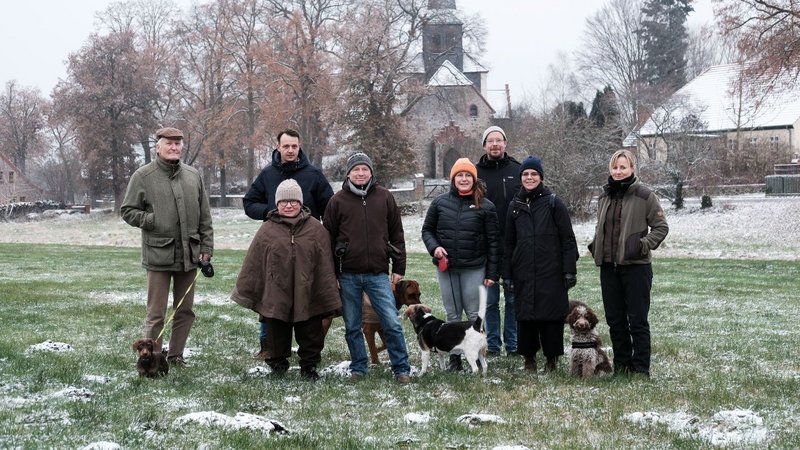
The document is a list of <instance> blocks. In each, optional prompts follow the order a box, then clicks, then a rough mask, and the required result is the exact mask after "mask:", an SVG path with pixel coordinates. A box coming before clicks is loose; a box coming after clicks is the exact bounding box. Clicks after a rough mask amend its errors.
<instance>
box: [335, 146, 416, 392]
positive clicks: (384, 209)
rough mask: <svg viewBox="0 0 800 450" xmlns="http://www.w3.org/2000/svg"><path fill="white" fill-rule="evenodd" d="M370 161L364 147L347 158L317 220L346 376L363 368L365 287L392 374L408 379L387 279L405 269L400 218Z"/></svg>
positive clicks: (356, 374) (362, 372)
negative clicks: (336, 296) (340, 326)
mask: <svg viewBox="0 0 800 450" xmlns="http://www.w3.org/2000/svg"><path fill="white" fill-rule="evenodd" d="M372 167H373V166H372V160H370V158H369V157H368V156H367V155H365V154H364V153H356V154H354V155H352V156H350V158H348V159H347V178H346V179H345V181H344V184H343V185H342V190H340V191H339V192H337V193H336V195H334V196H333V198H332V199H331V201H330V202H328V207H327V208H326V209H325V220H324V222H323V224H324V225H325V228H327V229H328V232H330V234H331V244H332V245H333V246H334V256H335V258H336V260H335V265H336V271H337V275H338V277H339V284H340V287H341V295H342V312H343V315H344V323H345V338H346V340H347V348H348V349H349V350H350V360H351V362H350V372H351V379H352V380H354V381H356V380H359V379H361V378H363V377H364V376H365V375H366V374H367V349H366V346H365V345H364V337H363V335H362V334H361V308H362V294H363V293H366V294H367V295H368V296H369V300H370V303H372V308H373V309H374V310H375V313H376V314H377V315H378V317H380V319H381V325H382V326H383V333H384V336H386V341H385V343H386V349H387V350H388V352H389V359H390V360H391V362H392V373H394V377H395V380H397V382H398V383H408V382H409V380H410V379H409V372H410V371H411V367H410V366H409V364H408V350H407V349H406V341H405V338H404V337H403V328H402V327H401V326H400V320H399V319H398V318H397V308H396V306H395V300H394V295H393V294H392V285H393V284H395V283H397V282H398V281H400V280H401V279H402V278H403V276H404V275H405V272H406V243H405V236H404V233H403V222H402V220H401V218H400V208H398V207H397V203H396V202H395V200H394V197H393V196H392V193H391V192H389V190H388V189H386V188H384V187H382V186H378V185H377V184H376V183H375V178H374V177H373V173H372ZM390 260H391V262H392V267H391V284H390V275H389V273H390V270H389V261H390Z"/></svg>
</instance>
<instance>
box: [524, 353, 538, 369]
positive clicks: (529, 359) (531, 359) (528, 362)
mask: <svg viewBox="0 0 800 450" xmlns="http://www.w3.org/2000/svg"><path fill="white" fill-rule="evenodd" d="M525 370H526V371H528V372H533V373H536V357H535V356H526V357H525Z"/></svg>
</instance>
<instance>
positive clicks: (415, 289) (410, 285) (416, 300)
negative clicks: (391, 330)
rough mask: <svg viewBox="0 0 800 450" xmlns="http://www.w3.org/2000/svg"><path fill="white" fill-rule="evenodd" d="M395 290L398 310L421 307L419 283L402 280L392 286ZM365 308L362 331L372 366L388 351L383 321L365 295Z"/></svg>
mask: <svg viewBox="0 0 800 450" xmlns="http://www.w3.org/2000/svg"><path fill="white" fill-rule="evenodd" d="M392 289H393V290H394V303H395V306H396V307H397V310H398V311H400V308H401V307H402V306H403V305H406V306H411V305H419V304H420V296H421V294H420V291H419V283H418V282H417V281H414V280H400V281H398V282H397V284H395V285H394V286H392ZM362 300H363V302H362V303H363V307H362V309H361V331H362V332H363V333H364V338H365V339H366V340H367V347H369V357H370V361H372V364H380V360H379V359H378V353H380V352H382V351H384V350H386V344H384V342H386V340H385V339H384V338H383V326H381V320H380V318H379V317H378V315H377V314H376V313H375V310H374V309H372V304H371V303H370V302H369V297H368V296H367V294H364V295H363V297H362ZM376 334H377V335H378V336H380V338H381V345H380V347H379V346H378V345H377V344H376V343H375V335H376Z"/></svg>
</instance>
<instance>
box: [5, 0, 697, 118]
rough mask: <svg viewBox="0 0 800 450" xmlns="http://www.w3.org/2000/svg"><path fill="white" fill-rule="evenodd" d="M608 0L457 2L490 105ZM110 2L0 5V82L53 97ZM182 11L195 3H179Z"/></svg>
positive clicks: (576, 35) (542, 64)
mask: <svg viewBox="0 0 800 450" xmlns="http://www.w3.org/2000/svg"><path fill="white" fill-rule="evenodd" d="M605 2H606V0H491V1H488V0H456V5H457V7H458V8H459V9H463V10H464V11H465V12H466V13H468V14H474V13H480V14H481V16H483V18H484V19H485V20H486V27H487V30H488V36H487V45H486V53H485V54H484V56H483V59H482V62H483V64H484V66H486V67H487V68H488V69H489V78H488V84H489V86H488V88H489V89H490V92H489V101H490V102H491V103H492V105H493V106H494V107H495V109H498V110H501V109H504V108H503V107H502V106H503V104H504V94H503V93H502V89H503V87H504V86H505V84H506V83H508V84H509V86H510V90H511V97H512V102H517V101H521V100H524V99H530V98H532V97H534V96H535V95H536V94H537V92H538V87H539V86H540V85H541V84H543V80H544V77H545V73H546V69H547V66H548V65H550V64H553V63H555V62H556V61H557V55H558V53H559V52H565V53H570V52H572V51H574V50H575V49H576V48H577V47H578V46H579V45H580V31H581V30H582V29H583V26H584V22H585V20H586V18H587V17H589V16H590V15H591V14H592V13H594V12H595V11H597V10H598V9H599V8H600V7H601V6H602V5H604V4H605ZM110 3H112V1H111V0H74V1H72V0H0V42H1V43H2V44H0V83H2V86H5V84H6V82H8V81H10V80H17V82H18V83H19V84H20V85H22V86H32V87H38V88H39V89H40V90H41V91H42V93H43V94H44V95H49V93H50V91H51V90H52V89H53V87H54V86H55V85H56V83H57V82H58V80H59V79H62V78H64V77H65V76H66V65H65V60H66V59H67V56H68V55H69V54H70V53H73V52H76V51H78V50H80V48H81V46H83V45H84V44H85V43H86V40H87V38H88V36H89V34H90V33H92V32H93V31H94V29H95V13H96V12H98V11H102V10H104V9H105V8H106V6H107V5H108V4H110ZM178 3H179V4H180V5H183V6H184V7H185V6H187V5H189V4H191V1H190V0H178ZM694 7H695V10H696V13H693V15H694V17H691V16H690V23H693V22H707V21H710V20H711V18H712V13H711V0H696V2H695V5H694Z"/></svg>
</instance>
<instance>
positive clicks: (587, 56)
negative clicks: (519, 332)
mask: <svg viewBox="0 0 800 450" xmlns="http://www.w3.org/2000/svg"><path fill="white" fill-rule="evenodd" d="M643 3H644V0H611V1H610V2H609V3H608V4H607V5H606V6H604V7H603V8H601V9H600V10H599V11H598V12H597V13H595V14H594V15H593V16H591V17H589V18H588V19H586V28H585V30H586V31H585V33H584V35H583V38H582V41H583V45H582V49H581V50H580V51H578V53H577V60H578V61H579V63H578V69H579V71H580V73H583V74H584V75H585V77H586V80H587V81H588V82H589V83H590V85H591V86H593V87H597V86H606V85H610V86H611V87H612V88H613V89H614V91H615V92H616V93H617V97H618V98H619V105H620V112H621V116H622V126H623V129H624V130H625V132H626V133H627V132H629V131H631V130H633V129H634V128H635V127H636V126H637V125H639V124H640V123H642V122H643V120H644V119H646V111H643V109H642V107H641V105H640V101H641V98H642V92H643V91H644V90H645V87H644V86H643V85H642V83H641V82H640V81H639V80H641V70H642V67H641V61H642V60H643V59H644V48H643V46H642V41H641V36H640V35H639V34H638V33H637V30H639V29H641V28H642V20H643V15H642V12H641V10H642V5H643Z"/></svg>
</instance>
